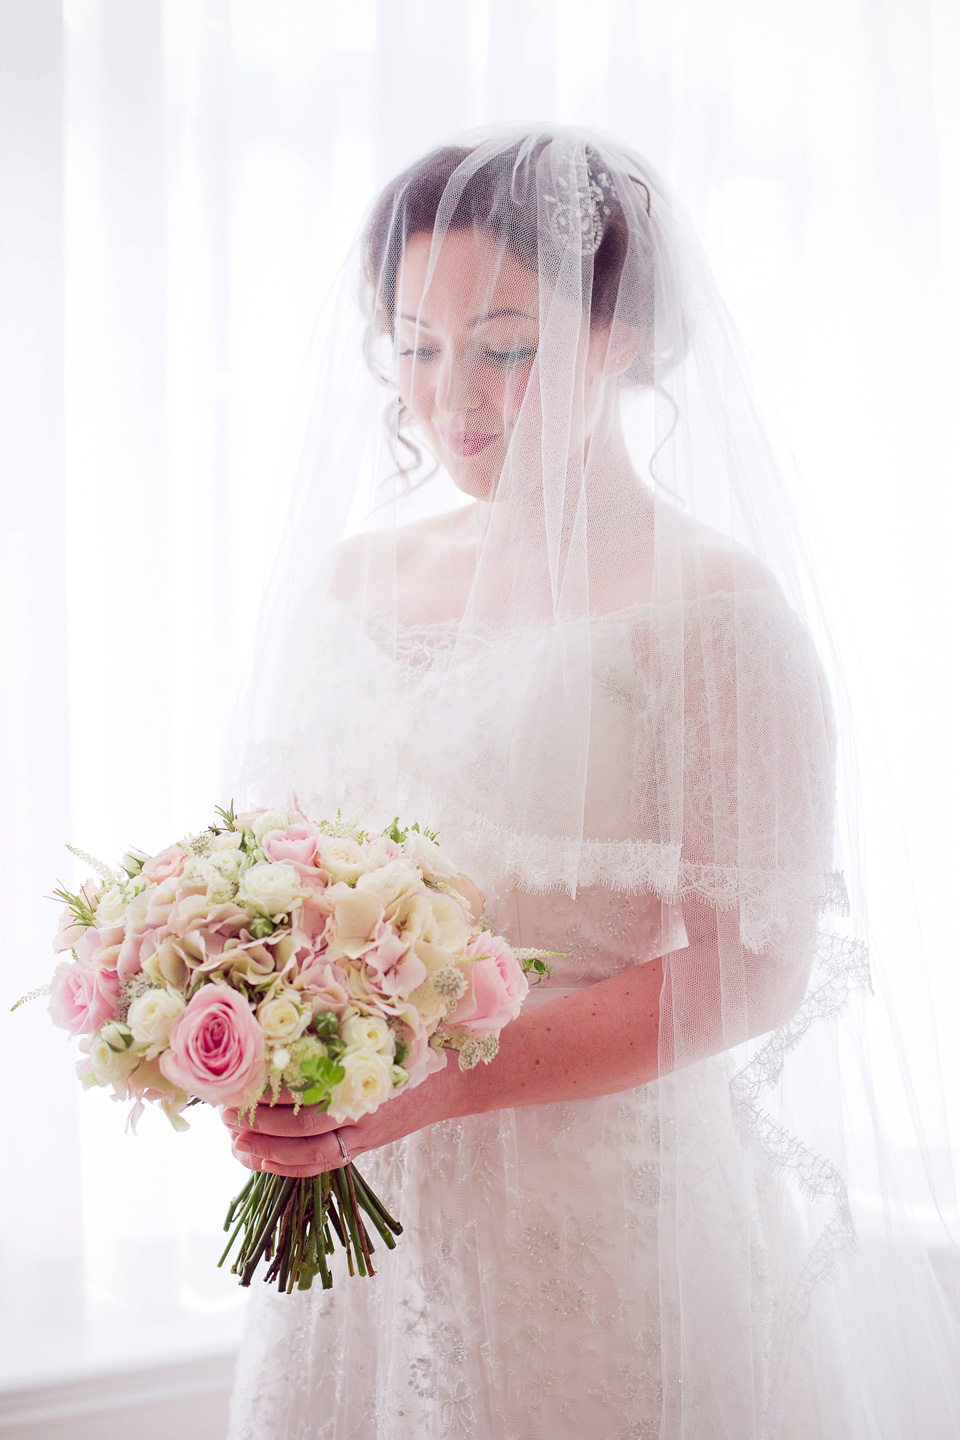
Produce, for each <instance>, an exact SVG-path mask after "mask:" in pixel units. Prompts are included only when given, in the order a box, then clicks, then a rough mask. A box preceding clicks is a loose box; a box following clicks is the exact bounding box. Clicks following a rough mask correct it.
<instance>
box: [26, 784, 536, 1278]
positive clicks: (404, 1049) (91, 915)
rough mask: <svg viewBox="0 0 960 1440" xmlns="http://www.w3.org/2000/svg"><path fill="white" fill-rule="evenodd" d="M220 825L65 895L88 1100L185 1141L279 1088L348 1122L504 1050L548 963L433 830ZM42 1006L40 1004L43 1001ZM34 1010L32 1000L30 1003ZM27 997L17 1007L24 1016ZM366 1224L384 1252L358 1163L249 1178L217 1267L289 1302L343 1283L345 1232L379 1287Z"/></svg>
mask: <svg viewBox="0 0 960 1440" xmlns="http://www.w3.org/2000/svg"><path fill="white" fill-rule="evenodd" d="M217 816H218V823H215V824H213V825H211V826H209V827H208V829H207V830H205V831H203V832H201V833H200V834H197V835H191V836H188V837H187V838H186V839H184V840H182V841H180V842H179V843H177V844H174V845H169V846H167V847H166V849H164V850H161V851H160V852H159V853H158V854H156V855H149V856H148V855H146V854H144V853H143V852H141V851H131V852H129V853H127V854H126V855H124V856H123V860H122V868H121V869H119V870H117V871H113V870H111V869H110V868H109V867H108V866H106V865H104V864H102V863H101V862H100V861H97V860H96V859H95V858H94V857H92V856H89V855H86V854H85V853H84V852H82V851H77V850H74V847H72V846H69V847H68V848H69V849H71V850H72V851H73V853H74V854H77V855H79V856H80V857H81V858H82V859H84V860H86V861H87V862H88V863H90V864H91V865H92V866H93V868H94V869H95V870H96V872H97V877H98V878H95V879H94V878H92V879H89V880H87V881H86V882H85V883H84V884H83V885H82V886H81V887H80V889H79V890H78V891H77V892H76V893H75V894H74V893H72V892H70V891H68V890H66V889H64V888H63V887H58V889H57V891H56V896H57V898H59V899H60V900H62V901H63V902H64V909H63V914H62V918H61V921H60V927H59V931H58V934H57V937H56V939H55V941H54V949H55V950H56V951H58V952H64V951H69V952H70V954H71V959H69V960H65V961H64V962H63V963H61V964H60V965H59V966H58V967H57V969H56V971H55V973H54V975H53V979H52V981H51V984H50V986H49V987H46V988H47V989H48V990H49V994H50V1014H51V1016H52V1018H53V1020H54V1023H55V1024H57V1025H59V1026H61V1027H62V1028H63V1029H65V1030H67V1031H69V1032H70V1034H71V1035H74V1036H78V1037H80V1049H81V1051H82V1052H83V1057H82V1059H81V1060H80V1061H79V1063H78V1066H77V1070H78V1074H79V1076H80V1078H81V1079H82V1081H83V1084H84V1085H85V1086H94V1085H96V1086H106V1087H107V1088H108V1089H110V1090H112V1092H113V1095H114V1097H115V1098H117V1099H119V1100H128V1099H132V1100H133V1101H134V1105H133V1108H132V1110H131V1113H130V1120H129V1121H128V1124H132V1127H133V1130H134V1133H135V1132H136V1125H137V1120H138V1119H139V1116H140V1114H141V1113H142V1111H143V1106H144V1102H145V1101H148V1102H155V1103H156V1104H158V1105H159V1106H160V1107H161V1108H162V1109H163V1110H164V1111H165V1113H166V1114H167V1116H168V1118H169V1119H170V1121H171V1122H172V1124H173V1125H174V1127H175V1128H177V1129H186V1128H187V1121H186V1120H185V1118H184V1115H183V1111H184V1110H185V1109H186V1108H187V1107H188V1106H190V1105H194V1104H197V1103H199V1102H201V1101H206V1102H208V1103H209V1104H211V1105H218V1106H231V1107H235V1108H236V1109H238V1110H239V1111H242V1112H250V1113H251V1114H252V1113H253V1111H254V1110H255V1109H256V1106H257V1105H258V1103H261V1102H262V1101H264V1100H265V1099H268V1100H269V1102H270V1103H275V1102H276V1099H277V1097H278V1096H279V1093H280V1090H281V1088H282V1087H286V1089H287V1090H288V1091H290V1092H292V1093H293V1094H294V1095H295V1097H296V1108H297V1109H299V1107H300V1105H313V1106H317V1107H318V1108H319V1109H321V1110H323V1111H325V1112H326V1113H327V1114H329V1115H330V1117H331V1118H332V1119H333V1120H335V1121H337V1122H344V1121H355V1120H358V1119H359V1118H360V1117H361V1116H363V1115H367V1114H369V1113H370V1112H372V1111H373V1110H375V1109H376V1108H377V1107H378V1106H379V1105H381V1104H384V1103H386V1102H387V1101H389V1100H390V1099H391V1097H393V1096H395V1095H398V1094H400V1093H401V1092H403V1091H405V1090H407V1089H409V1088H410V1087H411V1086H414V1085H419V1084H420V1083H421V1081H423V1080H424V1079H426V1077H427V1076H428V1075H429V1074H431V1073H432V1072H433V1071H435V1070H437V1069H440V1068H442V1067H443V1066H444V1065H445V1064H446V1061H447V1056H446V1053H445V1052H446V1051H448V1050H450V1051H454V1052H456V1053H457V1054H458V1058H459V1064H460V1065H461V1067H462V1068H464V1069H466V1068H469V1067H470V1066H473V1065H476V1064H477V1063H478V1062H480V1061H483V1062H484V1063H489V1061H491V1060H492V1059H493V1057H494V1056H495V1055H496V1053H497V1048H498V1036H499V1033H500V1030H501V1029H502V1028H503V1026H504V1025H505V1024H506V1023H507V1022H508V1021H509V1020H512V1019H514V1018H515V1017H516V1016H517V1015H518V1014H519V1012H520V1007H521V1005H522V1003H523V1000H524V997H525V995H526V994H527V991H528V989H529V981H528V979H527V976H528V974H530V973H531V972H532V973H533V974H534V978H535V980H539V979H541V978H542V977H543V975H544V974H548V973H549V969H548V966H547V965H546V963H545V961H544V959H543V955H544V954H545V953H547V952H542V951H537V950H514V949H512V948H511V946H510V945H508V944H507V942H506V940H504V939H503V938H502V937H501V936H499V935H495V934H493V933H492V932H491V931H490V930H489V928H488V926H487V922H486V920H485V919H484V917H483V913H482V912H483V904H484V897H483V895H482V893H481V892H480V891H479V890H478V889H477V887H476V885H474V883H473V882H472V881H471V880H470V879H469V878H468V876H466V875H465V874H463V873H462V872H461V871H459V870H458V869H457V867H456V866H455V865H453V864H452V863H451V861H450V860H449V859H448V858H447V856H446V855H445V854H444V853H443V851H442V850H441V849H440V847H439V846H438V845H437V843H436V836H435V835H433V834H431V833H430V832H429V831H427V830H421V829H420V827H419V825H413V826H410V827H409V828H407V829H401V828H400V827H399V825H398V823H397V821H396V820H395V821H394V822H393V824H392V825H390V826H389V827H387V829H386V830H384V831H383V832H382V833H381V834H368V833H366V832H365V831H364V830H362V829H360V828H359V827H357V826H354V825H351V824H350V823H348V822H346V821H344V820H342V819H341V817H340V812H339V811H338V812H337V819H336V820H334V821H326V820H321V821H311V820H309V819H308V818H307V817H306V816H305V815H303V814H301V813H300V812H299V810H287V809H285V810H266V809H261V810H254V811H249V812H247V813H246V814H241V815H235V814H234V811H233V806H232V804H231V806H230V809H229V810H223V809H219V808H218V810H217ZM34 993H44V992H34ZM24 998H25V999H26V998H29V997H24ZM18 1003H20V1002H18ZM367 1222H369V1225H370V1226H371V1227H372V1228H373V1229H374V1230H376V1231H377V1233H378V1234H379V1235H380V1236H381V1238H382V1239H383V1241H384V1243H385V1244H386V1245H387V1246H388V1247H389V1248H391V1249H392V1248H393V1247H394V1246H395V1245H396V1239H395V1236H396V1235H398V1234H400V1233H401V1230H402V1226H401V1225H400V1224H399V1223H398V1222H397V1221H396V1220H395V1219H394V1218H393V1217H392V1216H391V1215H390V1214H389V1213H388V1212H387V1210H386V1208H385V1206H384V1205H383V1204H382V1202H381V1201H380V1200H379V1199H378V1198H377V1196H376V1195H375V1194H374V1193H373V1192H372V1190H371V1189H370V1188H369V1186H367V1185H366V1184H365V1182H364V1181H363V1179H362V1177H361V1176H360V1175H359V1173H358V1172H357V1170H356V1169H355V1167H354V1166H353V1165H352V1164H348V1165H346V1166H344V1167H343V1168H341V1169H337V1170H333V1171H331V1172H329V1173H327V1174H323V1175H318V1176H312V1177H309V1178H306V1179H293V1178H289V1177H285V1176H281V1175H273V1174H267V1173H262V1174H261V1173H258V1174H255V1175H252V1176H251V1178H250V1180H249V1181H248V1182H247V1184H246V1186H245V1187H244V1189H243V1190H242V1191H241V1193H240V1194H239V1195H238V1196H236V1198H235V1199H234V1200H233V1202H232V1203H231V1205H230V1207H229V1210H228V1213H227V1218H226V1221H225V1223H224V1229H225V1230H231V1234H230V1239H229V1241H228V1244H227V1247H226V1250H225V1251H224V1253H223V1255H222V1256H221V1258H220V1261H219V1264H221V1265H222V1264H223V1263H224V1261H225V1260H226V1258H227V1255H228V1254H229V1253H230V1251H231V1249H232V1248H233V1246H234V1244H235V1242H236V1240H237V1239H238V1237H239V1236H241V1235H242V1240H241V1243H240V1247H239V1253H238V1255H237V1258H236V1259H235V1261H234V1264H233V1267H232V1269H233V1273H234V1274H240V1275H241V1284H243V1285H249V1284H250V1281H251V1279H252V1277H253V1274H254V1272H255V1270H256V1268H257V1266H258V1264H259V1263H260V1261H261V1260H262V1259H264V1258H266V1259H267V1260H268V1261H272V1263H271V1265H270V1267H269V1269H268V1271H267V1274H266V1278H267V1280H269V1281H276V1282H277V1284H278V1285H279V1287H280V1288H281V1289H285V1290H287V1291H290V1290H292V1289H293V1287H294V1285H297V1286H299V1288H300V1289H308V1288H309V1286H310V1284H311V1282H312V1281H313V1278H314V1276H316V1275H317V1274H319V1275H320V1277H321V1282H322V1284H323V1286H324V1287H325V1288H329V1286H331V1285H332V1283H333V1279H332V1275H331V1271H330V1267H329V1264H328V1260H327V1257H328V1255H330V1254H331V1253H332V1252H333V1250H334V1237H336V1240H337V1241H338V1242H339V1243H340V1244H341V1245H342V1246H343V1247H344V1249H345V1251H346V1256H347V1265H348V1269H349V1273H350V1274H351V1275H352V1274H353V1273H354V1266H356V1270H357V1271H358V1272H359V1273H360V1274H361V1275H372V1274H373V1273H374V1272H373V1266H372V1264H371V1260H370V1254H371V1251H372V1250H373V1248H374V1246H373V1242H372V1239H371V1235H370V1230H369V1229H368V1223H367Z"/></svg>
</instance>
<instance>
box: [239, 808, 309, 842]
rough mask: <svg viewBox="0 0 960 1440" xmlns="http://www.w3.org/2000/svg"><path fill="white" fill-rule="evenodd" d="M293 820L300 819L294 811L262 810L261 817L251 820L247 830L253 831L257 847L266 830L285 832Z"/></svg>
mask: <svg viewBox="0 0 960 1440" xmlns="http://www.w3.org/2000/svg"><path fill="white" fill-rule="evenodd" d="M295 819H296V820H299V819H300V816H299V815H298V814H297V812H296V811H295V810H264V812H263V814H262V815H257V816H256V817H255V819H253V820H251V822H250V824H249V826H248V828H249V829H250V830H252V831H253V833H254V836H255V837H256V841H257V844H258V845H259V844H260V841H261V840H262V839H263V837H264V835H266V833H267V831H268V830H286V828H287V826H288V825H292V824H293V822H294V820H295Z"/></svg>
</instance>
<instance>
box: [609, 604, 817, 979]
mask: <svg viewBox="0 0 960 1440" xmlns="http://www.w3.org/2000/svg"><path fill="white" fill-rule="evenodd" d="M660 620H661V622H662V624H658V626H657V627H656V628H654V627H653V626H651V625H648V624H646V623H641V624H639V625H638V626H636V627H635V629H634V632H633V649H634V661H635V665H636V667H637V670H638V672H639V674H640V676H642V677H644V678H645V680H646V690H647V692H649V691H650V690H654V691H656V692H657V693H658V695H659V700H658V703H657V704H656V705H653V706H652V705H649V704H644V703H638V705H637V711H636V726H635V752H634V764H633V792H632V803H633V808H634V813H635V816H636V824H637V829H638V833H641V834H644V833H659V834H660V835H661V836H665V835H676V834H679V836H680V838H681V845H680V860H679V869H678V873H677V886H676V888H677V893H678V894H679V895H680V896H683V897H696V898H699V899H700V900H702V901H705V902H707V903H708V904H710V905H713V906H716V907H719V908H721V909H724V910H729V909H731V908H733V907H736V908H738V910H739V918H740V938H741V941H742V943H743V944H744V945H745V946H746V947H747V948H748V949H750V950H753V951H755V952H759V951H761V950H772V951H774V952H776V953H778V954H781V955H782V956H784V957H785V958H792V957H793V956H795V954H796V952H797V947H798V946H800V947H802V948H806V947H807V945H808V944H809V943H811V942H812V940H813V936H814V933H815V930H816V922H817V915H818V913H819V911H820V909H821V908H823V907H824V906H826V905H831V906H833V907H834V908H840V909H842V908H843V904H844V900H845V893H844V887H843V878H842V875H840V874H839V873H838V872H836V871H834V870H833V869H832V855H833V836H834V805H835V764H836V730H835V722H834V717H833V711H832V707H831V703H830V697H829V694H828V691H827V686H826V681H825V678H824V673H823V669H822V666H821V664H820V661H819V658H818V656H817V654H816V650H815V648H814V645H813V642H812V640H811V638H810V636H809V634H808V632H807V630H806V629H805V627H804V626H803V624H802V623H801V621H800V620H799V618H798V617H797V615H796V614H795V612H794V611H793V610H791V609H790V608H789V606H788V605H787V604H786V603H785V601H784V600H783V599H782V598H781V597H780V596H779V595H778V594H776V593H773V592H767V591H763V590H751V591H741V592H739V593H738V594H717V595H714V596H710V597H707V600H706V601H705V602H700V603H698V604H696V605H692V606H689V607H686V608H685V609H684V610H683V611H682V612H680V611H674V612H672V613H670V614H665V615H662V616H661V617H660ZM675 625H683V642H682V645H683V648H682V654H683V666H682V670H680V669H679V668H678V667H677V666H676V665H673V666H672V669H673V673H669V669H668V662H667V660H666V659H665V657H667V656H670V657H673V656H675V655H677V654H679V653H681V652H680V644H679V637H678V636H676V635H675V634H671V629H672V627H673V626H675ZM644 688H645V687H644V685H642V684H639V683H638V685H637V693H638V695H640V696H641V697H642V695H643V693H644ZM681 716H682V724H680V723H677V724H673V723H671V722H672V720H673V719H674V718H675V719H676V720H678V721H679V720H680V718H681ZM681 736H682V740H681V739H680V738H679V737H681ZM678 744H682V752H683V753H682V756H680V755H678V754H677V753H676V749H677V746H678ZM681 765H682V776H683V779H682V784H678V783H677V780H676V776H677V774H678V772H679V770H680V767H681ZM668 811H672V812H673V813H665V812H668Z"/></svg>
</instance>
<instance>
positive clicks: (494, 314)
mask: <svg viewBox="0 0 960 1440" xmlns="http://www.w3.org/2000/svg"><path fill="white" fill-rule="evenodd" d="M501 315H519V316H520V318H521V319H522V320H535V319H536V318H537V317H536V316H535V315H528V314H527V312H526V311H525V310H511V309H503V310H490V311H489V312H488V313H487V314H486V315H474V316H473V318H472V319H471V320H468V321H467V324H468V325H479V324H480V322H481V320H499V318H500V316H501ZM400 319H401V320H412V321H413V322H414V324H416V325H420V326H422V328H423V329H424V330H432V329H433V326H432V325H428V324H427V322H426V320H418V318H417V316H416V315H408V314H407V313H406V312H405V311H403V310H401V311H400Z"/></svg>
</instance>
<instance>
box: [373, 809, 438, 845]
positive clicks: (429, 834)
mask: <svg viewBox="0 0 960 1440" xmlns="http://www.w3.org/2000/svg"><path fill="white" fill-rule="evenodd" d="M411 830H416V832H417V834H418V835H425V836H426V838H427V839H428V840H432V841H433V843H434V844H435V845H436V844H437V843H438V839H439V834H438V832H437V831H436V830H428V829H427V827H426V825H424V826H422V827H421V825H420V822H419V820H414V822H413V824H412V825H408V826H407V828H406V829H405V830H401V829H400V816H399V815H394V817H393V819H392V821H391V822H390V824H389V825H387V826H386V828H385V829H384V830H383V832H382V833H383V834H384V835H386V837H387V839H388V840H395V841H396V842H397V844H398V845H402V844H403V842H404V840H406V838H407V836H408V835H409V834H410V831H411Z"/></svg>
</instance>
